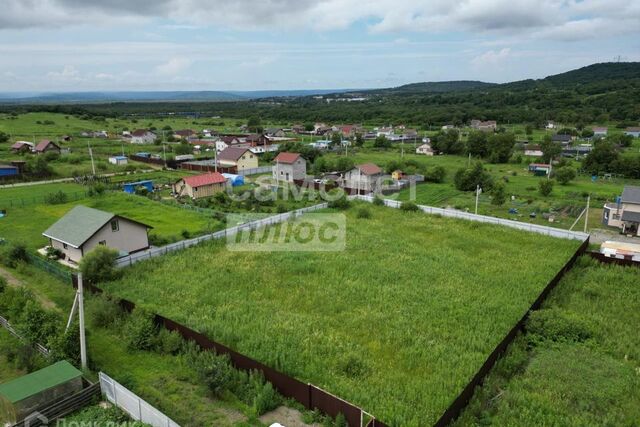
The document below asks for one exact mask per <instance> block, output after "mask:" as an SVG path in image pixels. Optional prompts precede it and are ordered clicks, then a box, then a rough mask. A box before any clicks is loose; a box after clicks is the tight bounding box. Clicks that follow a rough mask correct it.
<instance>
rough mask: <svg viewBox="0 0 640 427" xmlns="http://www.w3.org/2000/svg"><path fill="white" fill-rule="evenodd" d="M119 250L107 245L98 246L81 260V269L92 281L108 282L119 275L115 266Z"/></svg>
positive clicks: (87, 278)
mask: <svg viewBox="0 0 640 427" xmlns="http://www.w3.org/2000/svg"><path fill="white" fill-rule="evenodd" d="M117 258H118V251H117V250H115V249H111V248H108V247H106V246H102V245H99V246H96V247H95V248H94V249H93V250H91V251H90V252H89V253H88V254H86V255H85V256H84V257H82V260H81V261H80V271H82V274H83V276H84V278H85V279H86V280H88V281H89V282H91V283H99V282H108V281H110V280H114V279H116V278H117V277H118V276H119V271H118V269H117V268H116V267H115V264H116V259H117Z"/></svg>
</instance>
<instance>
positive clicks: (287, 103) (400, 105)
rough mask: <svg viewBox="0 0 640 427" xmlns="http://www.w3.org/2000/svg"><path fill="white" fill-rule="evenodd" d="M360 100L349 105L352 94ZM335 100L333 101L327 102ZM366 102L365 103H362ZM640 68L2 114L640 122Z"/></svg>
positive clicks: (600, 67) (611, 66) (422, 122)
mask: <svg viewBox="0 0 640 427" xmlns="http://www.w3.org/2000/svg"><path fill="white" fill-rule="evenodd" d="M350 96H351V97H357V98H358V100H355V101H352V102H346V101H345V100H344V98H345V97H350ZM327 98H334V99H333V101H334V102H327ZM363 99H364V100H363ZM639 99H640V63H639V62H633V63H602V64H594V65H590V66H588V67H584V68H580V69H577V70H573V71H569V72H566V73H562V74H557V75H553V76H549V77H546V78H544V79H538V80H523V81H519V82H512V83H504V84H490V83H483V82H475V81H467V82H439V83H417V84H411V85H406V86H400V87H398V88H393V89H386V90H380V89H378V90H360V91H357V92H352V93H346V94H345V93H344V92H343V93H339V94H334V95H324V97H317V96H315V97H314V96H300V97H292V98H291V97H290V98H281V97H272V98H265V99H256V100H248V101H231V102H199V103H198V102H156V103H143V102H136V103H131V102H126V103H125V102H123V103H115V104H114V103H112V104H106V103H105V104H92V105H75V106H65V105H62V106H22V107H15V106H13V107H8V106H5V107H0V111H7V110H8V109H9V110H12V111H19V110H21V111H24V110H31V111H33V110H46V111H59V112H73V113H90V114H99V115H105V116H119V115H122V114H132V113H136V114H153V113H159V112H165V113H166V112H172V111H180V112H197V113H199V114H203V115H216V116H218V115H219V116H223V117H236V118H244V119H246V118H247V117H252V116H259V117H261V118H262V119H263V120H272V121H278V122H281V123H294V122H299V123H303V122H313V121H318V120H320V121H328V122H332V123H366V122H376V123H384V122H386V123H406V124H411V125H413V126H426V125H442V124H462V123H468V122H469V120H471V119H472V118H477V119H483V120H497V121H498V122H500V123H507V122H510V123H536V124H539V123H543V122H544V121H545V120H555V121H559V122H564V123H578V122H581V123H594V122H601V123H605V122H608V121H618V122H623V123H628V124H629V125H630V126H637V125H638V122H639V121H640V102H638V100H639Z"/></svg>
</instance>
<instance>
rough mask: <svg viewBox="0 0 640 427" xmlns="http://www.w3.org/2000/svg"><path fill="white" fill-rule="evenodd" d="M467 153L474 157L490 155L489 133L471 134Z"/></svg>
mask: <svg viewBox="0 0 640 427" xmlns="http://www.w3.org/2000/svg"><path fill="white" fill-rule="evenodd" d="M467 153H469V154H471V155H472V156H477V157H483V158H484V157H486V156H487V153H488V147H487V133H486V132H479V131H475V132H471V133H470V134H469V137H468V138H467Z"/></svg>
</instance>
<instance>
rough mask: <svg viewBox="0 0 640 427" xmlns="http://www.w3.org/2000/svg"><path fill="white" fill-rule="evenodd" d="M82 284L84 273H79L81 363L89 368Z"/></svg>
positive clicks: (83, 367)
mask: <svg viewBox="0 0 640 427" xmlns="http://www.w3.org/2000/svg"><path fill="white" fill-rule="evenodd" d="M83 290H84V289H83V286H82V273H78V318H79V319H80V364H81V366H82V369H87V342H86V337H85V335H84V297H83Z"/></svg>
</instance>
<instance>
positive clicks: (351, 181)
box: [344, 163, 382, 193]
mask: <svg viewBox="0 0 640 427" xmlns="http://www.w3.org/2000/svg"><path fill="white" fill-rule="evenodd" d="M381 180H382V169H380V167H379V166H378V165H376V164H374V163H364V164H362V165H357V166H355V167H354V168H353V169H351V170H350V171H348V172H347V173H345V175H344V185H345V187H347V188H352V189H355V190H358V192H363V191H364V192H367V193H368V192H371V191H374V190H375V189H376V188H377V187H378V186H379V185H381V184H382V182H381Z"/></svg>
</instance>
